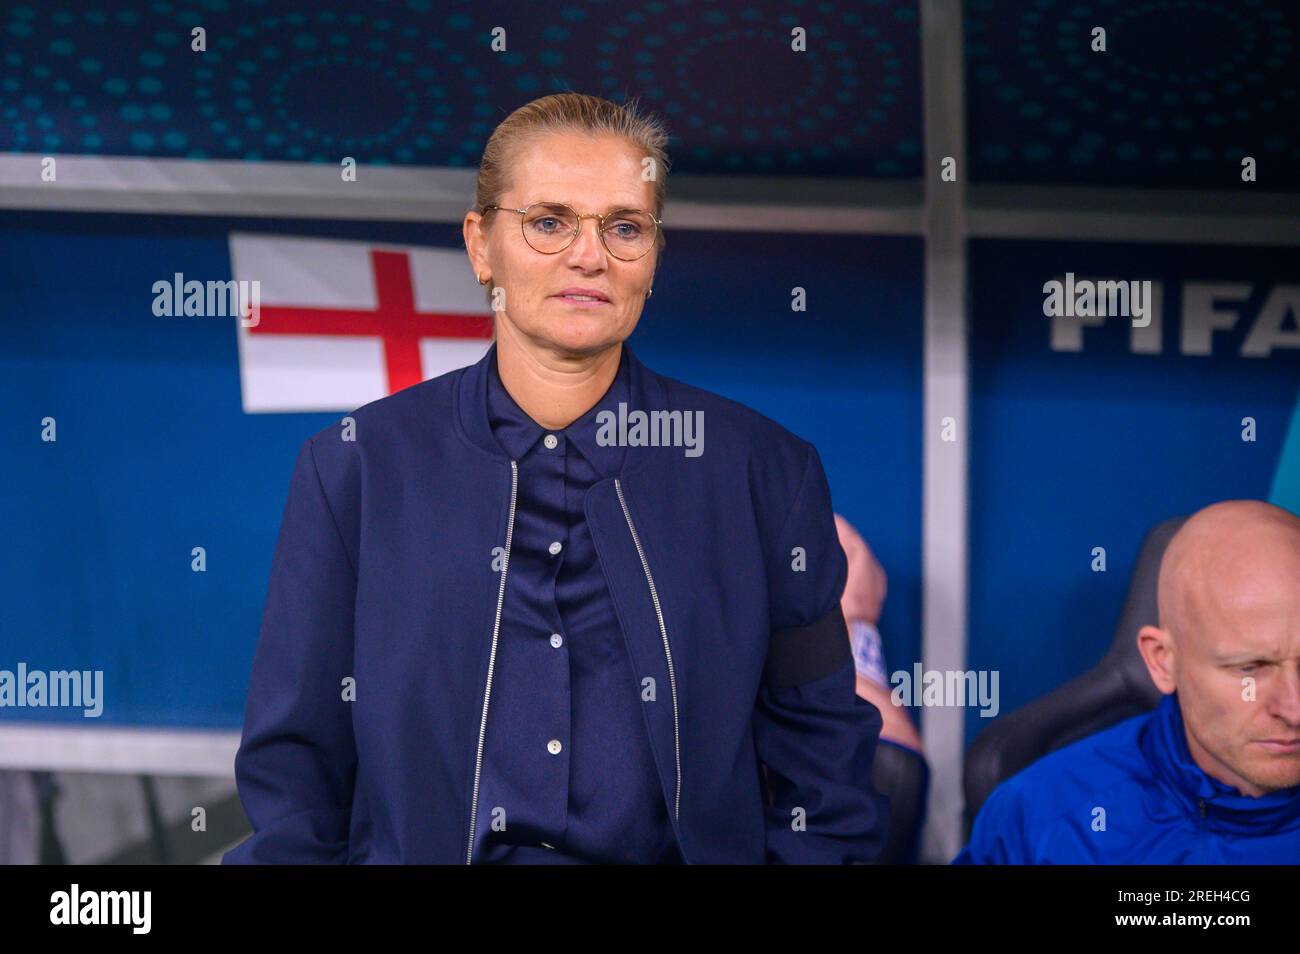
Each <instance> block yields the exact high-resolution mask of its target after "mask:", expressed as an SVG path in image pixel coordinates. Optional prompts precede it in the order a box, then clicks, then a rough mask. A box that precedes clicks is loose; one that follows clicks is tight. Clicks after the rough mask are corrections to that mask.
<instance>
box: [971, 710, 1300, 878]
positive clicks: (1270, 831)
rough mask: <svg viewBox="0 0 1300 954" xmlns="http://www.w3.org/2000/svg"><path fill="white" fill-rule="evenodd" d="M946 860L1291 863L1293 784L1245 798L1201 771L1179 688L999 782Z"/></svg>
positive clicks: (1297, 790)
mask: <svg viewBox="0 0 1300 954" xmlns="http://www.w3.org/2000/svg"><path fill="white" fill-rule="evenodd" d="M1099 810H1100V812H1102V813H1104V814H1099ZM1101 822H1104V828H1102V827H1101ZM953 863H954V864H1143V865H1205V864H1232V865H1246V864H1297V863H1300V786H1297V787H1294V788H1289V789H1282V790H1279V791H1276V792H1272V793H1270V794H1268V795H1264V796H1262V797H1260V798H1251V797H1249V796H1246V795H1242V794H1240V793H1238V792H1237V791H1236V789H1234V788H1232V787H1230V786H1228V785H1225V784H1223V783H1222V782H1220V781H1218V780H1217V779H1214V778H1211V777H1210V776H1209V775H1206V774H1205V772H1203V771H1201V769H1200V768H1199V767H1198V766H1197V765H1196V763H1195V762H1194V761H1193V760H1192V756H1191V753H1190V751H1189V750H1188V748H1187V738H1186V736H1185V735H1184V730H1183V720H1182V716H1181V714H1180V710H1179V708H1178V697H1177V694H1176V693H1175V694H1171V695H1167V696H1165V697H1164V698H1163V699H1161V700H1160V704H1159V705H1158V706H1156V708H1155V709H1154V710H1152V711H1151V712H1149V713H1147V714H1146V715H1140V716H1134V717H1133V718H1131V719H1125V720H1124V721H1123V722H1120V723H1119V724H1118V725H1114V726H1111V727H1110V728H1109V729H1105V730H1104V731H1102V732H1098V733H1096V734H1094V735H1090V736H1088V737H1087V738H1086V739H1080V740H1079V741H1078V742H1075V743H1073V744H1072V745H1067V746H1066V747H1065V748H1063V749H1060V750H1058V751H1056V752H1053V753H1051V754H1050V755H1047V756H1044V757H1043V758H1041V759H1039V760H1038V761H1037V762H1035V763H1034V764H1033V765H1030V766H1029V767H1028V768H1026V769H1025V770H1024V771H1022V772H1020V773H1019V774H1017V775H1014V776H1012V777H1011V778H1009V779H1008V780H1007V781H1005V782H1003V783H1002V784H1001V785H999V786H998V787H997V788H996V789H994V790H993V794H992V795H990V796H989V799H988V801H987V802H985V803H984V805H983V807H982V808H981V809H980V812H979V815H978V816H976V818H975V825H974V827H973V830H972V832H971V840H970V844H968V845H967V846H966V847H965V848H963V849H962V850H961V853H960V854H959V855H958V856H957V857H956V858H955V859H953Z"/></svg>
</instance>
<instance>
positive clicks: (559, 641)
mask: <svg viewBox="0 0 1300 954" xmlns="http://www.w3.org/2000/svg"><path fill="white" fill-rule="evenodd" d="M551 645H552V646H554V647H555V648H556V649H559V648H560V647H561V646H563V645H564V637H563V636H561V635H560V634H559V633H551Z"/></svg>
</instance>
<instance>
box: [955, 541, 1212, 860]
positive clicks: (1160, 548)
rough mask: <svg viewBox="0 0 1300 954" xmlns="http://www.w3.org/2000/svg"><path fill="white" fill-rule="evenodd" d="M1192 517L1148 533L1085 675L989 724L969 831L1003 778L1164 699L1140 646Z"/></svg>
mask: <svg viewBox="0 0 1300 954" xmlns="http://www.w3.org/2000/svg"><path fill="white" fill-rule="evenodd" d="M1186 519H1187V518H1186V517H1173V518H1170V519H1169V520H1165V521H1164V522H1163V523H1160V524H1157V525H1156V526H1155V527H1154V528H1152V530H1151V531H1150V532H1149V533H1148V534H1147V536H1146V539H1145V540H1143V541H1142V549H1141V550H1140V551H1139V553H1138V559H1137V564H1136V566H1135V567H1134V569H1133V576H1132V578H1131V579H1130V580H1129V589H1128V597H1127V598H1126V599H1125V601H1124V609H1123V611H1122V612H1121V613H1120V617H1119V624H1118V625H1117V626H1116V627H1115V639H1114V641H1113V642H1112V643H1111V646H1110V649H1108V650H1107V651H1106V655H1104V656H1103V657H1102V658H1101V661H1100V662H1099V663H1097V665H1095V666H1094V667H1093V668H1091V669H1089V670H1088V671H1087V672H1085V673H1084V674H1083V675H1081V676H1078V677H1077V678H1074V679H1071V680H1070V681H1069V682H1067V683H1065V684H1064V685H1062V686H1060V687H1058V688H1056V689H1053V690H1052V691H1051V692H1049V693H1047V695H1045V696H1042V697H1041V698H1038V699H1035V700H1034V701H1033V702H1031V703H1029V704H1028V705H1025V706H1022V707H1021V708H1019V709H1016V710H1014V711H1012V712H1009V713H1007V714H1006V715H1005V716H1003V717H1002V718H1000V719H998V720H997V721H995V722H994V723H993V724H992V725H990V726H989V727H988V728H986V729H984V731H982V732H981V733H980V734H979V735H978V736H977V737H976V738H975V741H974V743H972V745H971V747H970V750H969V751H968V752H967V753H966V759H965V769H964V771H963V773H962V786H963V789H964V793H965V797H966V808H965V815H964V818H965V838H964V840H966V841H969V839H970V831H971V826H972V825H973V824H974V822H975V816H976V815H977V814H978V813H979V810H980V806H982V805H983V804H984V801H985V799H987V798H988V797H989V795H990V794H991V793H992V792H993V789H994V788H996V787H997V786H998V784H999V783H1001V782H1002V781H1004V780H1006V779H1008V778H1010V777H1011V776H1012V775H1015V774H1016V773H1017V772H1019V771H1020V770H1021V769H1023V768H1025V767H1026V766H1028V765H1029V764H1030V763H1031V762H1034V761H1035V760H1037V759H1039V758H1041V757H1042V756H1044V755H1046V754H1048V753H1049V752H1054V751H1056V750H1057V749H1059V748H1062V747H1063V746H1066V745H1069V744H1070V743H1071V742H1075V741H1077V740H1079V739H1082V738H1084V737H1085V736H1088V735H1091V734H1093V733H1094V732H1100V731H1101V730H1102V729H1105V728H1107V727H1108V726H1112V725H1114V724H1115V723H1117V722H1120V721H1122V720H1124V719H1127V718H1130V717H1131V716H1135V715H1140V714H1142V713H1143V712H1149V711H1150V710H1152V709H1154V708H1155V707H1156V704H1157V703H1158V702H1159V701H1160V690H1158V689H1157V688H1156V687H1155V684H1154V683H1152V682H1151V677H1150V675H1149V674H1148V673H1147V670H1146V665H1145V664H1144V663H1143V662H1142V657H1141V655H1140V654H1139V653H1138V650H1137V633H1138V630H1139V629H1141V628H1142V627H1143V626H1145V625H1146V624H1148V623H1151V624H1155V623H1156V622H1157V619H1158V615H1157V611H1156V580H1157V578H1158V576H1159V573H1160V560H1161V558H1162V557H1163V556H1164V553H1165V548H1166V547H1167V546H1168V545H1169V540H1170V538H1171V537H1173V535H1174V533H1175V532H1177V530H1178V528H1179V527H1181V526H1182V525H1183V522H1184V521H1185V520H1186Z"/></svg>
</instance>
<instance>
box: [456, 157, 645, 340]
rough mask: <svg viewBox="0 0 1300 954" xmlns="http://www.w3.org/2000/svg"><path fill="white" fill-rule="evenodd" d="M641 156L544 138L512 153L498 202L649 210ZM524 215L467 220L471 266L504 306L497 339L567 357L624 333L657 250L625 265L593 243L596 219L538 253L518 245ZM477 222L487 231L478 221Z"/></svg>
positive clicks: (636, 312)
mask: <svg viewBox="0 0 1300 954" xmlns="http://www.w3.org/2000/svg"><path fill="white" fill-rule="evenodd" d="M643 158H644V157H643V156H642V154H640V153H638V152H637V151H636V150H635V149H634V148H633V147H632V146H631V145H630V144H629V143H627V142H626V141H624V140H622V139H619V138H617V137H614V136H600V137H598V138H592V137H587V136H578V135H569V134H552V135H549V136H545V137H543V138H541V139H539V140H536V141H535V142H533V143H532V144H530V145H529V146H528V147H526V148H525V149H524V151H523V152H522V153H520V154H519V155H518V156H516V157H515V160H514V163H513V165H512V168H511V173H510V187H509V188H508V189H507V190H506V193H505V194H504V195H503V196H502V197H501V199H500V200H499V202H498V204H499V205H501V206H502V207H503V208H513V209H522V208H525V207H527V206H528V205H530V204H531V203H534V202H541V201H549V202H561V203H564V204H565V205H568V206H569V207H570V208H572V209H574V210H575V211H577V213H578V214H579V215H589V214H593V213H598V214H604V213H606V212H611V211H613V210H615V209H642V210H645V211H648V212H650V213H651V214H653V212H654V183H653V182H651V181H646V180H643V179H642V178H641V169H642V165H641V162H642V159H643ZM522 218H523V217H522V216H521V215H519V214H518V213H516V212H506V211H498V212H489V213H487V215H486V216H480V215H479V214H478V213H477V212H470V213H469V214H467V215H466V217H465V225H464V235H465V244H466V248H467V249H468V250H469V256H470V264H472V265H473V266H474V268H475V273H476V274H478V275H491V276H492V279H491V284H492V285H493V286H495V287H497V288H498V289H503V290H504V295H505V298H504V302H503V305H504V308H503V310H500V311H498V312H497V318H496V320H497V323H498V327H497V338H498V340H499V341H505V340H510V341H512V342H513V343H518V344H520V345H522V346H524V347H528V348H531V349H536V350H539V351H549V352H552V353H555V354H558V355H564V356H574V355H586V354H595V353H599V352H601V351H604V350H605V349H607V348H609V347H611V346H613V345H616V344H618V343H619V342H621V341H623V340H625V339H626V338H627V337H628V336H629V335H630V334H632V331H633V329H635V328H636V323H637V321H638V319H640V317H641V307H642V306H643V305H644V304H645V296H646V292H647V291H648V290H649V289H650V286H651V284H652V282H653V280H654V271H655V264H656V262H657V261H658V255H659V253H658V249H657V248H655V249H652V250H651V251H650V252H647V253H646V254H645V255H644V256H643V257H641V258H639V259H637V260H636V261H632V262H628V261H624V260H622V259H618V258H615V257H614V256H612V255H610V254H609V252H608V251H607V250H606V249H605V245H604V243H603V242H601V240H600V236H599V234H598V230H597V220H596V219H589V218H584V219H582V230H581V232H580V233H579V234H578V237H577V238H576V239H575V240H574V241H573V243H572V244H571V245H569V247H568V248H566V249H564V250H563V251H560V252H556V253H555V254H551V255H546V254H543V253H541V252H538V251H536V250H535V249H533V248H532V247H531V246H530V245H528V243H527V242H525V241H524V236H523V232H522V230H521V228H520V219H522ZM484 219H486V220H487V221H486V222H484V223H483V224H484V225H488V226H490V227H487V228H484V227H482V226H480V225H479V223H480V221H481V220H484ZM569 288H587V289H593V290H595V291H597V292H599V293H600V294H601V295H603V296H605V298H607V299H608V302H607V303H604V304H597V305H592V304H584V303H581V302H573V301H568V300H566V299H565V298H562V297H560V293H561V292H563V291H565V289H569Z"/></svg>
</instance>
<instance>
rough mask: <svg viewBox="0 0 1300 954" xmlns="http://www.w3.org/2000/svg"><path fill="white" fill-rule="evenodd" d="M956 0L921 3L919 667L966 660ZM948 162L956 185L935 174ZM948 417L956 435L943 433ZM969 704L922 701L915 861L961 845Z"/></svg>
mask: <svg viewBox="0 0 1300 954" xmlns="http://www.w3.org/2000/svg"><path fill="white" fill-rule="evenodd" d="M961 37H962V23H961V4H960V2H958V0H923V2H922V5H921V51H922V71H923V79H922V84H921V85H922V87H923V88H924V90H925V92H924V97H925V102H924V110H925V142H926V154H925V170H926V177H925V181H926V195H925V200H926V206H925V221H926V242H925V346H924V347H925V375H924V379H923V380H924V384H923V387H924V391H925V399H924V407H923V409H922V413H921V427H922V447H923V451H922V456H923V463H922V517H921V561H922V571H921V579H922V580H923V581H924V584H923V586H922V588H921V664H922V666H923V667H924V668H925V669H927V670H949V671H959V670H964V669H965V668H966V630H967V623H968V614H967V589H968V586H969V580H968V576H967V562H968V553H969V550H968V546H969V543H968V540H967V526H968V525H967V507H968V500H967V498H968V495H969V483H968V473H967V467H968V459H969V446H970V411H969V374H968V368H967V341H966V337H967V334H966V232H965V219H964V210H965V198H964V189H965V185H964V183H965V179H966V176H967V174H968V173H967V169H966V154H965V131H964V129H965V120H964V105H965V104H964V103H963V95H964V94H963V86H962V43H961ZM948 157H951V158H952V159H953V160H955V162H956V166H955V172H956V178H955V181H952V182H945V181H942V180H941V179H940V171H941V163H942V162H943V160H944V159H946V158H948ZM946 418H951V419H952V421H953V425H952V427H953V432H954V435H955V440H951V441H945V440H943V431H944V429H945V424H944V420H945V419H946ZM965 720H966V709H965V708H964V707H961V706H955V707H952V708H943V707H935V708H927V709H925V710H924V712H923V713H922V716H921V737H922V739H923V741H924V743H925V754H926V759H927V760H928V761H929V763H930V799H929V807H928V809H927V811H926V818H925V827H924V829H923V831H922V838H921V855H922V860H923V861H927V862H938V863H945V862H947V861H949V860H951V859H952V857H953V856H954V855H955V854H957V852H958V851H959V850H960V849H961V844H962V835H963V831H962V811H963V806H964V803H965V798H964V796H963V793H962V762H963V757H964V754H965V728H966V726H965Z"/></svg>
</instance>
